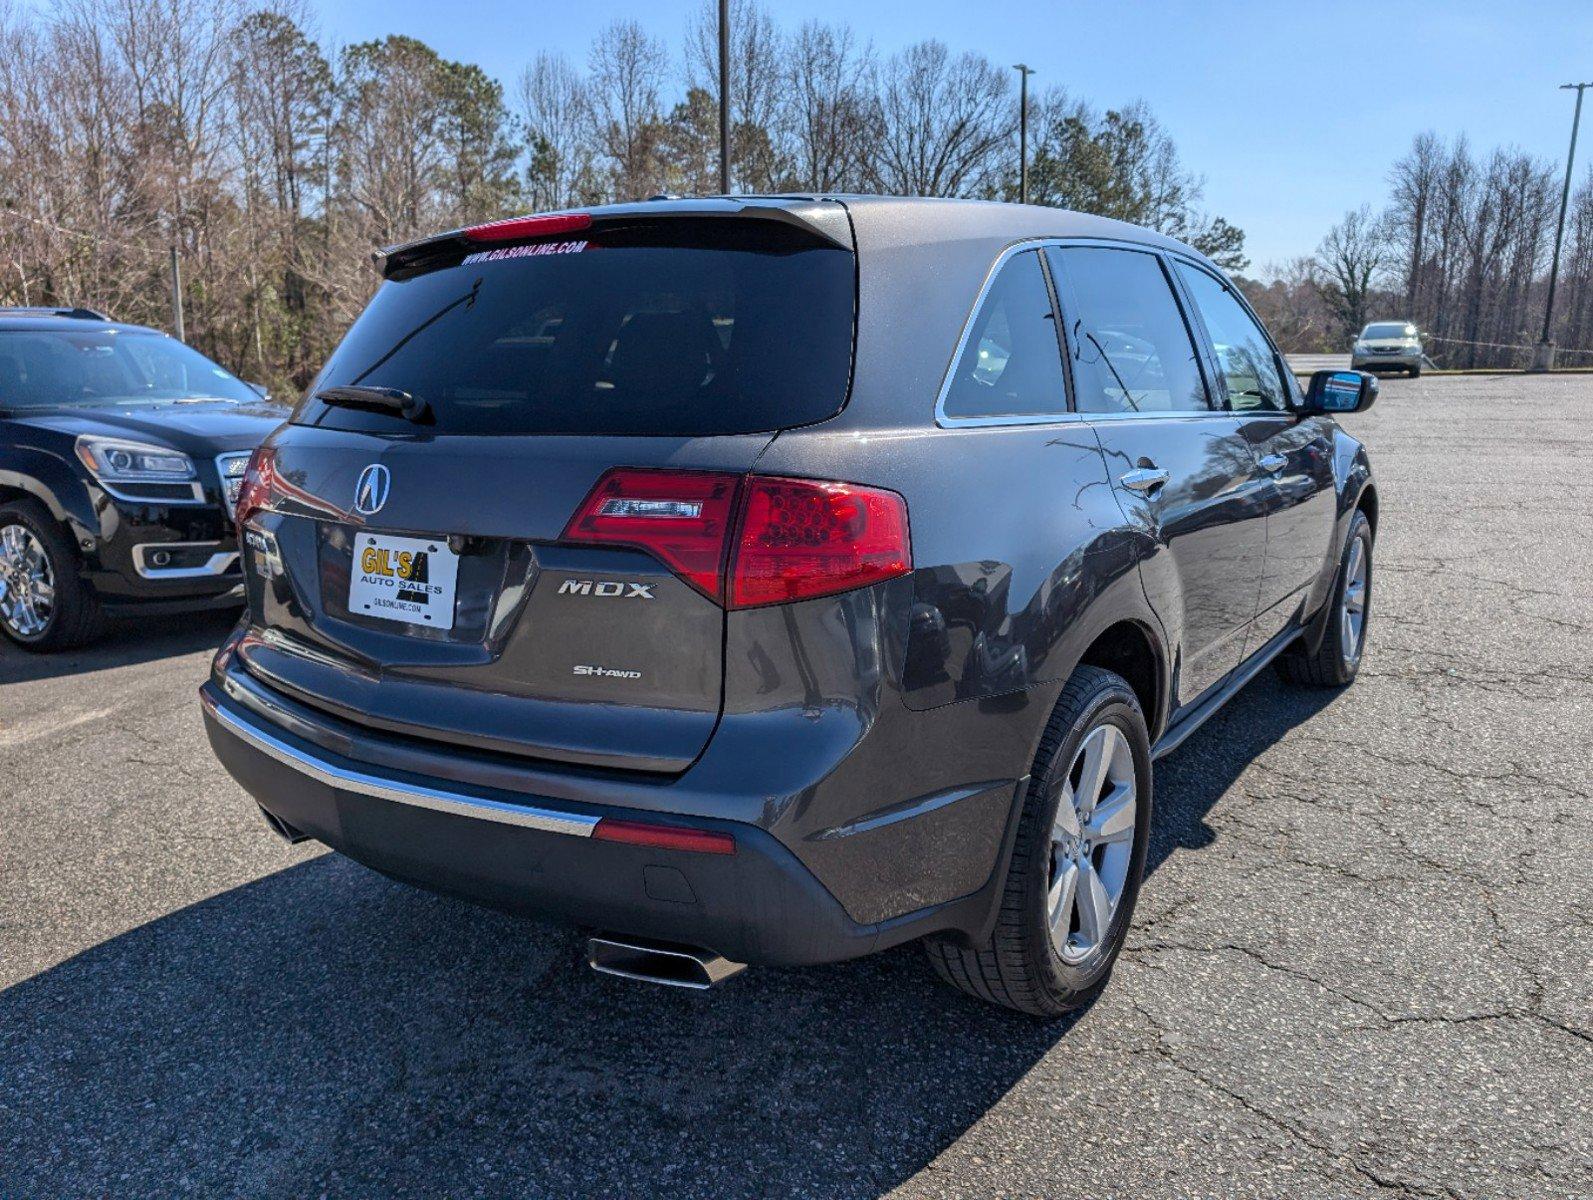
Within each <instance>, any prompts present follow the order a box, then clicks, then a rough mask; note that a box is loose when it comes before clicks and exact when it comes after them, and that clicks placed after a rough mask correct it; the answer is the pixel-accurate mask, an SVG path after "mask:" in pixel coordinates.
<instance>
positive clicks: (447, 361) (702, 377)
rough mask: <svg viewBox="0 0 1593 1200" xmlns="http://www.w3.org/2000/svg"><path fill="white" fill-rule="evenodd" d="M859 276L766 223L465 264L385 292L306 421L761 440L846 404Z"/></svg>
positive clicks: (661, 227) (501, 254)
mask: <svg viewBox="0 0 1593 1200" xmlns="http://www.w3.org/2000/svg"><path fill="white" fill-rule="evenodd" d="M855 274H856V271H855V262H854V259H853V256H852V254H851V253H850V252H849V251H846V250H842V249H839V248H836V247H833V246H831V245H829V244H828V243H823V242H819V241H816V240H814V239H813V238H812V237H811V236H810V235H807V234H805V233H803V232H802V231H801V230H796V229H791V228H788V227H786V226H783V225H779V224H776V223H774V222H766V221H716V222H695V221H682V220H677V221H672V222H668V223H655V224H653V225H651V226H648V227H632V228H630V229H623V230H619V231H615V232H611V233H604V234H601V235H597V236H593V237H591V238H589V239H576V240H569V239H565V240H560V241H558V242H547V243H540V244H535V245H533V246H526V247H513V248H509V249H507V250H504V249H493V250H487V251H477V252H474V253H466V252H461V253H460V254H459V255H457V256H456V260H455V261H453V262H445V263H444V264H443V265H441V266H439V267H436V268H435V269H431V270H427V271H424V272H423V273H419V274H415V275H412V276H411V277H408V278H395V279H391V280H388V281H387V282H385V283H383V284H382V286H381V288H380V290H378V292H377V294H376V296H375V298H374V299H373V300H372V301H371V303H370V305H369V306H368V307H367V308H366V310H365V312H364V313H363V314H361V316H360V318H359V320H357V321H356V322H355V323H354V325H353V327H352V328H351V329H350V330H349V332H348V335H347V336H346V337H345V338H344V340H343V342H342V344H341V345H340V346H339V347H338V349H337V351H336V352H335V353H334V354H333V356H332V358H331V359H330V360H329V361H328V362H327V364H326V367H325V368H324V370H323V371H322V373H321V375H320V376H319V377H318V378H317V380H316V382H315V384H314V385H313V386H312V388H311V391H310V394H309V395H308V396H307V397H306V399H305V401H304V402H303V403H302V404H301V405H300V408H299V410H298V412H297V413H296V414H295V417H294V420H295V421H296V422H298V423H300V424H314V425H318V426H321V427H324V428H336V429H350V430H363V431H372V432H403V431H408V430H410V429H412V428H413V427H412V426H409V425H408V423H407V422H405V421H404V420H403V419H402V418H401V417H398V416H395V415H390V414H387V413H381V412H369V411H364V410H358V409H349V408H343V407H337V406H328V405H326V404H323V403H321V402H320V401H317V400H315V399H314V393H315V391H317V390H319V389H321V388H325V387H332V386H347V385H361V386H368V387H383V388H398V389H400V390H402V391H405V392H408V393H410V394H411V395H414V396H418V397H420V398H422V399H424V400H425V401H426V402H427V404H428V406H429V407H430V409H431V412H432V414H433V419H434V422H435V425H434V429H435V432H438V433H444V434H580V433H591V434H628V435H637V434H642V435H646V434H658V435H666V434H673V435H682V436H696V435H709V434H730V433H753V432H761V431H771V430H777V429H784V428H790V427H793V426H797V425H806V424H811V423H813V422H816V421H821V420H824V419H826V418H828V417H831V416H834V415H835V414H836V413H837V412H839V411H840V409H841V408H842V406H843V405H844V404H845V402H846V395H847V388H848V385H849V381H850V378H851V368H852V338H853V327H854V311H853V310H854V307H855V303H854V296H855V292H856V280H855Z"/></svg>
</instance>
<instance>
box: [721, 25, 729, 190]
mask: <svg viewBox="0 0 1593 1200" xmlns="http://www.w3.org/2000/svg"><path fill="white" fill-rule="evenodd" d="M719 191H720V194H721V195H725V196H728V195H729V194H730V0H719Z"/></svg>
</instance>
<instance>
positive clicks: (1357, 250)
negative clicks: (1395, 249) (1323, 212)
mask: <svg viewBox="0 0 1593 1200" xmlns="http://www.w3.org/2000/svg"><path fill="white" fill-rule="evenodd" d="M1316 257H1317V264H1318V266H1319V267H1320V268H1321V270H1322V276H1323V277H1322V279H1321V280H1320V282H1319V283H1318V284H1317V288H1318V291H1319V293H1320V295H1321V297H1322V300H1323V302H1324V303H1325V304H1326V305H1327V306H1328V308H1329V310H1330V311H1331V312H1332V314H1333V317H1334V319H1335V320H1336V321H1337V323H1338V328H1339V332H1340V333H1341V334H1343V335H1347V336H1348V335H1354V334H1355V333H1357V332H1359V331H1360V329H1361V328H1362V327H1363V326H1364V325H1365V324H1366V322H1367V320H1368V316H1369V304H1370V301H1371V299H1372V293H1373V283H1374V281H1375V280H1376V278H1377V276H1378V273H1379V272H1380V271H1381V270H1382V269H1383V266H1384V264H1385V263H1387V261H1388V233H1387V230H1386V229H1385V227H1384V225H1383V223H1382V221H1381V220H1380V219H1379V218H1378V217H1376V216H1374V215H1373V213H1372V209H1371V206H1370V205H1365V204H1363V205H1362V206H1361V207H1360V208H1357V209H1352V210H1351V211H1350V212H1347V213H1345V214H1344V219H1343V220H1342V221H1340V222H1339V223H1338V224H1337V225H1335V226H1333V228H1332V229H1330V230H1328V232H1327V236H1326V237H1325V238H1323V239H1322V245H1321V246H1320V247H1319V248H1318V249H1317V252H1316Z"/></svg>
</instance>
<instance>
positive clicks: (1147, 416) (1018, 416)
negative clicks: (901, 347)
mask: <svg viewBox="0 0 1593 1200" xmlns="http://www.w3.org/2000/svg"><path fill="white" fill-rule="evenodd" d="M1052 246H1056V247H1074V246H1099V247H1101V248H1102V249H1109V250H1126V251H1131V252H1137V253H1140V254H1149V255H1152V256H1154V257H1155V258H1156V259H1157V260H1158V261H1160V263H1161V265H1162V270H1163V273H1164V274H1167V275H1169V276H1172V271H1171V270H1170V268H1171V261H1170V260H1171V259H1172V257H1173V256H1174V255H1175V254H1177V256H1178V257H1179V258H1183V259H1185V260H1186V261H1189V262H1191V263H1195V264H1196V265H1200V264H1199V263H1198V262H1197V260H1195V259H1192V258H1190V257H1189V256H1188V255H1187V254H1183V253H1179V252H1177V251H1175V250H1172V249H1167V248H1163V247H1161V246H1155V245H1152V244H1150V243H1149V242H1139V241H1134V240H1132V239H1129V238H1103V237H1033V238H1025V239H1023V240H1021V241H1017V242H1013V243H1012V244H1011V245H1010V246H1007V247H1005V248H1004V249H1003V250H1002V251H1001V253H1000V254H998V255H996V258H995V261H994V262H992V263H991V264H990V270H989V271H988V272H987V273H986V275H985V279H984V282H983V283H982V284H981V285H980V287H979V293H978V295H976V296H975V297H974V302H973V305H972V306H971V307H970V308H969V310H968V315H967V317H965V318H964V319H963V325H962V332H961V333H960V334H959V335H958V337H957V345H956V347H955V349H953V351H952V354H951V361H950V362H949V363H947V365H946V373H945V375H944V376H943V377H942V378H941V383H940V391H939V392H938V393H937V394H936V397H935V424H936V425H937V426H938V427H939V428H941V429H994V428H1003V427H1007V426H1011V427H1014V428H1021V427H1023V426H1026V425H1071V424H1093V423H1094V422H1097V421H1155V420H1162V421H1166V420H1197V421H1200V420H1207V419H1209V418H1211V417H1225V418H1227V419H1229V420H1232V419H1233V418H1234V417H1242V416H1244V415H1245V414H1244V413H1239V412H1234V411H1232V410H1229V409H1218V408H1210V407H1208V408H1206V409H1205V410H1204V411H1202V410H1200V409H1193V408H1191V409H1170V410H1168V411H1166V412H1078V411H1076V410H1073V409H1068V410H1064V411H1060V412H1053V413H1013V414H1008V415H1005V416H1002V415H992V416H986V417H954V416H948V415H947V413H946V400H947V398H948V397H949V396H950V394H951V385H952V381H953V378H954V376H955V373H956V370H957V364H958V363H959V362H960V361H961V360H962V354H963V351H964V350H965V349H966V348H967V346H968V339H969V338H971V337H972V336H973V329H974V323H975V321H977V320H978V317H979V312H980V310H981V309H982V308H983V307H984V303H985V299H986V297H987V296H989V294H990V289H991V288H992V287H993V286H994V284H995V280H996V276H997V275H999V274H1000V273H1001V269H1002V267H1004V266H1006V264H1007V263H1008V262H1009V261H1010V260H1011V259H1013V258H1015V257H1017V256H1018V255H1019V254H1023V253H1025V252H1027V251H1029V250H1045V249H1047V248H1048V247H1052ZM1047 266H1048V264H1047ZM1202 269H1203V270H1207V271H1208V272H1209V270H1210V268H1209V267H1203V268H1202ZM1219 278H1220V276H1219ZM1168 286H1169V288H1170V289H1173V290H1172V295H1173V299H1174V301H1175V302H1176V303H1177V304H1178V306H1179V309H1180V316H1181V317H1182V318H1183V321H1184V325H1185V328H1186V329H1188V331H1189V336H1190V338H1191V339H1192V340H1194V341H1197V342H1198V343H1200V344H1197V345H1196V347H1195V350H1196V353H1197V354H1198V355H1199V356H1200V359H1201V361H1202V363H1205V362H1206V361H1207V360H1208V359H1209V358H1210V351H1209V349H1208V348H1207V346H1206V345H1205V344H1204V343H1205V342H1206V341H1209V340H1210V339H1209V338H1208V337H1207V336H1206V330H1205V325H1204V324H1201V325H1200V326H1199V327H1196V326H1195V325H1193V324H1191V322H1190V319H1189V314H1188V313H1185V312H1183V311H1182V310H1183V309H1184V300H1183V295H1182V293H1180V292H1179V291H1177V290H1176V289H1177V288H1178V287H1179V284H1178V282H1177V280H1176V277H1172V278H1170V280H1169V284H1168ZM1230 286H1231V285H1230ZM1055 302H1056V304H1057V308H1058V312H1061V304H1062V298H1061V295H1060V294H1058V295H1057V296H1056V300H1055ZM1253 315H1254V314H1252V316H1253ZM1258 323H1259V322H1258ZM1262 332H1263V333H1266V327H1265V326H1262ZM1059 333H1060V331H1059ZM1267 337H1268V340H1269V341H1270V340H1271V335H1270V334H1267ZM1059 348H1060V343H1059ZM1063 370H1064V374H1065V375H1066V376H1067V377H1068V379H1069V380H1070V381H1071V378H1072V376H1071V370H1070V364H1068V363H1067V362H1066V361H1064V362H1063ZM1204 374H1205V371H1204V369H1203V371H1202V375H1204ZM1205 382H1206V383H1207V385H1208V387H1209V385H1210V381H1209V380H1206V381H1205ZM1070 402H1071V398H1070Z"/></svg>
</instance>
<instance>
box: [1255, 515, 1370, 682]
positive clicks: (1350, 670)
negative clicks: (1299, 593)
mask: <svg viewBox="0 0 1593 1200" xmlns="http://www.w3.org/2000/svg"><path fill="white" fill-rule="evenodd" d="M1328 603H1329V604H1331V605H1332V610H1331V612H1330V613H1329V614H1328V626H1327V630H1326V631H1325V632H1324V633H1323V634H1322V644H1321V645H1320V646H1318V647H1317V649H1316V653H1315V654H1308V653H1306V652H1305V650H1304V648H1303V647H1296V648H1292V649H1290V650H1289V651H1287V652H1285V653H1283V654H1280V655H1279V656H1278V657H1277V658H1276V659H1275V660H1274V661H1275V663H1276V664H1277V668H1278V674H1279V675H1281V676H1283V678H1284V680H1285V681H1286V682H1288V683H1292V684H1296V685H1299V686H1303V687H1344V686H1346V685H1347V684H1350V683H1353V682H1355V675H1356V673H1357V672H1358V671H1359V670H1360V669H1361V658H1362V657H1363V656H1364V655H1365V652H1366V635H1367V632H1368V630H1369V629H1370V627H1371V621H1372V526H1371V523H1370V522H1369V521H1367V519H1366V514H1365V513H1363V512H1360V511H1359V510H1357V511H1356V513H1355V515H1354V516H1352V517H1351V518H1350V532H1349V536H1348V537H1346V538H1345V539H1344V551H1343V553H1342V554H1340V556H1339V570H1338V575H1337V577H1336V578H1335V579H1334V581H1333V594H1332V597H1331V598H1330V599H1329V601H1328ZM1357 616H1358V617H1359V619H1358V620H1356V619H1355V618H1356V617H1357Z"/></svg>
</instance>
